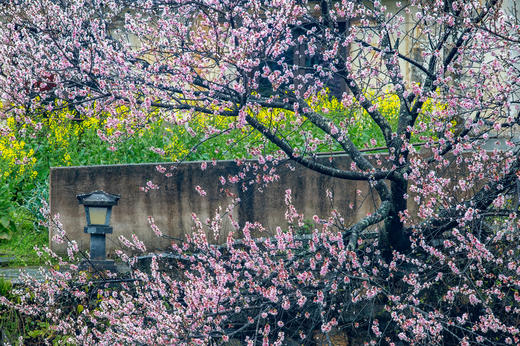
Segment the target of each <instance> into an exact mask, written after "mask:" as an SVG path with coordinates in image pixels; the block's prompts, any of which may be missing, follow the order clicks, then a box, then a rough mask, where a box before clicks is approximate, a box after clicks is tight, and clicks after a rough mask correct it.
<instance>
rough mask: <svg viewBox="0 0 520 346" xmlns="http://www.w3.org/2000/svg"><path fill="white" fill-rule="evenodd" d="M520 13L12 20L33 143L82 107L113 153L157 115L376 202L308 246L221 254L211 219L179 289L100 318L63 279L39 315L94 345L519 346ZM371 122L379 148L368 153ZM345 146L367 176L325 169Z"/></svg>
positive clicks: (190, 252) (56, 5)
mask: <svg viewBox="0 0 520 346" xmlns="http://www.w3.org/2000/svg"><path fill="white" fill-rule="evenodd" d="M508 10H510V9H508V8H507V6H506V5H504V3H503V2H502V1H498V0H489V1H458V0H449V1H448V0H444V1H418V0H410V1H406V2H402V3H401V2H393V1H392V2H388V4H387V3H386V2H382V1H347V0H343V1H327V0H322V1H305V0H279V1H261V0H229V1H224V0H200V1H199V0H196V1H185V0H171V1H162V0H147V1H145V0H142V1H123V0H120V1H116V0H104V1H101V0H82V1H73V2H72V1H71V2H66V1H51V0H38V1H21V0H20V1H10V2H8V3H7V4H5V5H3V6H2V8H1V12H0V17H1V18H4V21H3V22H2V24H1V25H0V37H1V41H0V67H1V74H0V91H1V96H0V97H1V98H2V100H3V101H4V107H3V109H2V116H10V117H15V118H16V120H17V121H18V122H19V123H20V124H26V125H33V126H34V127H35V128H38V123H36V122H35V121H34V117H32V115H33V114H36V113H38V114H42V113H45V112H53V111H56V110H61V109H64V108H68V109H71V108H73V109H74V112H77V113H79V114H81V115H82V116H84V117H103V118H104V119H106V128H107V130H108V131H106V132H105V133H100V136H102V137H103V138H106V139H107V140H109V141H117V139H118V137H119V136H121V135H123V134H124V133H125V132H126V133H130V134H131V133H132V127H133V126H135V125H136V124H137V125H142V124H145V123H146V122H148V121H150V120H151V119H152V120H153V119H154V118H159V117H160V118H163V119H166V120H167V121H169V122H173V123H177V124H185V125H186V126H188V124H189V119H191V118H193V117H220V118H222V117H225V118H226V119H228V121H226V122H225V124H226V127H225V128H222V127H208V128H207V133H206V138H212V137H214V136H218V135H222V134H226V133H229V132H231V133H234V134H236V136H235V137H234V138H232V139H230V140H229V142H228V145H233V144H234V143H236V142H238V141H242V140H243V139H244V137H247V136H249V135H250V134H251V133H257V134H261V136H262V140H261V141H257V142H252V143H251V145H250V146H249V151H250V152H249V153H248V154H249V155H251V156H254V157H256V158H258V162H259V165H260V166H261V167H266V169H260V170H258V171H257V172H262V175H263V177H262V178H263V179H262V180H263V181H264V182H265V181H266V182H268V181H270V180H272V179H275V178H276V171H275V170H274V169H272V168H273V167H275V166H276V165H277V164H279V163H280V162H282V161H285V160H292V161H294V162H296V163H297V164H300V165H303V166H305V167H307V168H308V169H311V170H314V171H316V172H319V173H321V174H325V175H329V176H332V177H335V178H337V179H347V180H361V181H366V182H368V183H369V184H370V186H371V187H372V188H373V189H374V190H375V191H376V192H377V195H378V197H379V201H378V203H379V204H378V205H377V208H376V210H375V212H374V213H372V214H370V215H366V216H365V217H363V218H362V219H361V220H360V221H359V222H357V223H354V224H353V225H350V226H342V225H341V223H338V222H337V220H340V219H341V217H340V216H339V215H337V214H334V215H332V216H331V217H330V218H329V219H325V220H319V219H317V220H315V221H316V222H317V223H316V229H315V230H314V232H313V233H312V235H311V236H308V237H298V236H296V235H295V234H294V232H293V231H294V230H293V226H290V227H288V230H282V229H281V228H280V229H278V230H277V235H276V236H275V237H273V238H272V239H267V240H263V241H257V240H254V239H252V238H251V237H250V232H251V231H252V230H253V229H257V228H261V225H258V224H255V225H251V224H246V225H236V227H237V230H240V232H241V233H242V234H244V236H245V239H243V240H242V241H240V242H237V241H236V240H234V239H232V237H230V239H229V241H228V243H227V246H223V247H216V246H211V245H209V244H208V242H207V240H206V238H205V235H204V232H203V228H204V227H203V225H202V224H200V223H198V222H196V224H197V229H199V230H200V232H196V233H195V235H194V236H193V237H191V238H190V239H189V241H188V243H187V244H185V245H183V246H179V247H174V253H175V255H174V257H175V258H176V259H177V260H178V261H179V262H178V265H179V266H181V267H182V268H185V269H186V271H185V272H184V273H183V274H180V277H173V276H171V275H166V274H164V273H161V272H160V271H158V267H157V263H156V261H155V260H154V261H152V262H153V263H152V270H151V274H150V275H147V274H145V273H143V272H139V271H136V272H135V273H134V274H135V277H134V278H135V279H136V280H140V281H136V282H138V283H135V284H134V285H133V286H131V287H128V286H127V285H126V284H125V287H126V290H122V291H117V292H119V293H117V292H116V291H113V290H112V291H111V290H110V289H105V290H103V289H101V288H100V289H99V293H98V297H99V300H100V301H101V302H100V303H99V302H98V303H96V304H94V303H92V297H90V296H89V294H87V293H85V291H84V290H82V289H83V288H84V287H78V286H77V285H76V286H70V285H61V284H60V283H62V282H64V280H65V281H66V279H67V277H64V276H63V275H61V274H59V273H55V275H56V277H55V281H52V282H56V284H55V285H56V286H52V285H53V284H51V283H46V284H38V283H32V284H31V285H33V287H35V289H34V291H33V293H32V295H26V296H24V299H22V308H24V307H23V306H25V308H26V311H29V312H30V313H33V314H37V312H36V310H31V309H28V308H27V306H31V307H34V306H45V312H46V313H47V314H48V318H51V317H52V316H61V317H60V318H61V319H60V320H59V321H58V322H56V324H55V325H53V328H54V329H53V330H55V332H58V333H63V334H64V335H67V336H68V337H70V338H72V339H74V338H78V339H81V338H83V339H85V340H97V341H100V340H101V341H108V340H114V339H115V340H117V339H120V338H124V339H126V340H127V341H128V342H132V340H134V341H135V340H138V341H139V342H145V343H146V342H150V343H152V342H161V341H162V342H166V341H169V342H173V343H178V342H186V343H188V342H194V341H199V342H207V341H209V340H216V339H215V338H217V339H218V338H220V337H222V338H223V340H224V341H225V340H227V339H229V338H230V337H237V338H243V339H244V340H248V342H250V343H256V342H260V341H263V342H269V341H272V342H278V343H282V342H284V340H287V338H292V339H294V338H301V339H303V340H309V339H310V338H311V336H312V332H313V331H314V330H316V329H321V331H322V332H323V333H325V334H324V335H325V336H326V338H328V335H329V332H330V331H331V330H332V329H333V327H336V328H339V329H344V330H350V332H349V333H351V334H352V333H355V331H356V330H357V328H358V326H360V325H362V326H364V327H366V329H367V334H366V335H369V336H368V337H369V338H373V340H386V341H387V342H393V341H395V340H398V339H401V340H404V341H406V342H409V343H432V342H434V343H440V342H442V341H443V340H444V342H462V343H464V342H470V341H471V342H480V343H489V344H492V343H493V344H494V343H497V342H500V343H502V342H503V343H513V342H515V343H517V342H519V336H518V333H519V330H518V328H517V325H518V318H519V317H520V316H519V312H520V311H519V310H518V308H517V307H515V306H518V301H519V300H520V298H519V295H518V289H520V287H519V286H520V281H519V275H518V274H519V271H520V269H519V268H520V263H519V261H518V259H517V258H518V252H519V249H518V247H517V245H516V244H515V241H518V232H517V227H518V217H517V212H518V199H517V197H516V196H517V193H518V189H519V187H518V186H519V185H518V181H519V180H518V179H519V174H520V173H519V172H520V156H519V152H518V151H519V148H520V146H519V144H520V143H519V142H518V135H517V130H518V125H519V119H520V117H519V113H518V109H517V108H515V104H516V103H517V99H518V97H517V93H518V81H519V80H520V74H519V73H518V52H519V48H520V47H519V37H520V36H519V26H518V24H517V21H516V20H515V17H514V15H512V13H509V12H508ZM5 19H7V20H5ZM390 98H393V99H398V107H397V108H398V109H397V110H395V111H394V112H393V113H392V114H389V112H387V111H385V109H384V107H382V105H383V104H384V101H385V100H388V99H390ZM333 99H334V100H336V101H331V100H333ZM362 119H363V121H367V122H369V123H370V124H373V125H374V126H376V127H377V129H378V132H377V133H375V134H374V138H372V139H371V140H369V141H367V142H366V143H363V144H362V145H359V141H356V138H354V137H355V136H357V135H359V134H354V133H353V132H352V128H353V126H355V125H357V124H358V123H359V122H360V121H361V120H362ZM376 147H377V148H376ZM367 148H369V149H370V148H372V149H373V151H374V152H377V154H375V155H374V156H373V157H367V156H366V155H363V154H362V152H363V151H364V150H366V149H367ZM375 149H377V150H375ZM338 150H339V151H341V152H343V153H344V154H345V157H348V159H349V160H351V162H352V163H351V164H350V165H348V166H345V165H341V164H340V165H338V164H337V163H338V160H341V157H339V158H338V157H334V158H333V157H332V156H331V159H330V160H328V161H327V160H323V159H318V158H317V154H318V153H320V152H323V151H329V152H330V151H338ZM381 151H383V152H381ZM448 168H450V170H452V171H453V170H455V171H457V172H458V173H457V174H458V175H457V177H456V178H454V177H453V175H451V176H450V175H447V174H446V171H447V169H448ZM258 174H260V173H258ZM236 180H240V179H236ZM238 183H240V181H239V182H238ZM286 201H287V205H288V212H287V218H288V221H290V224H291V225H294V224H298V223H299V222H300V223H301V221H302V219H301V218H302V217H301V215H299V214H298V213H297V212H296V211H295V210H294V207H292V204H291V198H290V192H289V191H288V192H287V196H286ZM219 222H221V219H220V218H218V219H217V220H215V222H214V223H213V224H211V225H213V227H217V225H218V223H219ZM152 226H154V227H155V225H153V223H152ZM375 228H377V229H378V233H377V238H376V239H375V240H374V241H366V240H365V241H364V240H363V239H365V238H366V231H367V230H374V229H375ZM128 245H129V246H133V247H137V248H140V247H141V245H140V243H139V242H138V240H135V239H134V240H133V241H129V242H128ZM172 256H173V255H172ZM77 275H79V277H80V280H81V282H86V276H85V274H84V273H79V274H77ZM186 279H188V280H186ZM85 285H87V286H89V287H91V286H92V283H91V284H87V283H85ZM64 286H66V287H67V290H64V289H60V288H59V287H64ZM96 288H98V287H96ZM56 295H58V296H56ZM64 296H67V297H68V299H70V300H71V301H74V302H76V303H77V304H82V305H81V306H82V308H81V311H79V310H78V311H79V313H77V314H72V315H74V319H72V318H70V316H71V313H70V311H68V310H67V309H62V308H56V301H57V300H59V299H63V297H64ZM49 297H53V299H49ZM54 298H55V299H54ZM58 298H59V299H58ZM94 300H95V299H94ZM4 303H5V304H7V303H6V302H5V301H4ZM23 304H25V305H23ZM49 316H51V317H49ZM64 316H69V317H67V318H64ZM349 328H350V329H349ZM328 341H329V342H330V338H329V339H328Z"/></svg>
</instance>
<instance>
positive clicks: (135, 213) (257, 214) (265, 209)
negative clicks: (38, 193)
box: [50, 158, 375, 254]
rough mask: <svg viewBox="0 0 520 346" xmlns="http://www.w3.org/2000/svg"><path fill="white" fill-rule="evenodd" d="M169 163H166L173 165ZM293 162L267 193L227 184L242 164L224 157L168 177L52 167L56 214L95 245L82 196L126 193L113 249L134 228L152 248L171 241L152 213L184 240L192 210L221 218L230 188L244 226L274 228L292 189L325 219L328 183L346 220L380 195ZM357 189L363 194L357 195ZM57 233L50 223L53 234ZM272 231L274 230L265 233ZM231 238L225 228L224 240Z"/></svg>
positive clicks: (302, 207)
mask: <svg viewBox="0 0 520 346" xmlns="http://www.w3.org/2000/svg"><path fill="white" fill-rule="evenodd" d="M335 160H337V161H338V165H343V164H349V162H348V160H346V159H345V158H341V159H340V158H337V159H335ZM162 165H163V166H164V167H166V168H168V166H169V165H168V164H162ZM293 168H294V169H293V170H291V169H289V168H288V167H286V166H282V167H279V168H278V169H277V172H278V174H279V176H280V179H279V180H278V181H276V182H274V183H271V184H270V185H269V186H268V187H267V188H265V189H263V192H260V191H258V189H255V188H251V187H250V188H249V189H247V190H246V191H242V189H240V188H239V186H237V185H234V184H227V185H226V186H222V185H221V183H220V182H219V177H220V176H224V177H228V176H230V175H234V174H236V173H237V172H238V167H237V165H236V164H235V163H234V162H232V161H220V162H218V163H217V165H216V166H212V165H211V163H209V164H208V168H207V169H206V170H202V169H201V163H200V162H189V163H184V164H182V165H179V166H177V168H176V169H174V170H173V171H172V173H173V175H172V177H169V178H168V177H165V176H164V175H162V174H160V173H158V172H157V170H156V164H135V165H110V166H89V167H64V168H52V169H51V175H50V208H51V213H52V215H54V214H57V213H59V214H60V221H61V223H62V224H63V227H64V229H65V231H66V232H67V234H68V236H69V237H70V238H71V239H75V240H76V241H78V244H79V246H80V248H81V249H83V250H86V249H88V247H89V237H88V236H87V235H86V234H84V233H83V227H84V226H85V223H86V221H85V213H84V210H83V206H80V205H79V204H78V201H77V199H76V195H77V194H81V193H88V192H91V191H94V190H98V189H100V190H104V191H106V192H109V193H114V194H120V195H121V199H120V201H119V205H117V206H115V207H114V208H113V210H112V222H111V224H112V226H113V227H114V233H113V234H110V235H108V237H107V239H108V240H107V252H108V253H109V254H113V253H114V250H115V249H117V248H120V244H119V241H118V237H119V235H125V236H127V237H130V235H131V234H132V233H135V234H136V235H137V236H138V237H139V239H140V240H142V241H144V243H145V244H146V246H147V249H148V250H149V251H157V250H161V249H165V248H167V247H168V246H169V245H170V241H169V240H166V239H161V238H158V237H157V236H156V235H155V234H154V233H153V231H152V230H151V229H150V227H149V225H148V216H152V217H154V219H155V221H156V224H157V225H158V226H159V227H160V229H161V231H162V232H163V233H164V234H166V235H169V236H171V237H175V238H184V235H185V234H186V233H188V232H191V230H192V226H193V221H192V212H194V213H196V214H197V215H198V216H199V218H200V219H201V220H202V221H204V220H206V219H207V218H208V217H212V216H214V214H215V210H217V208H218V207H219V206H222V207H223V208H225V207H226V206H227V205H228V203H229V201H230V199H229V198H228V197H226V194H225V193H224V192H223V189H228V190H229V191H230V192H232V193H234V194H236V195H238V196H239V197H240V199H241V203H240V205H239V206H238V207H237V208H236V209H235V210H234V212H233V216H234V218H235V220H237V221H238V223H239V225H241V226H242V225H244V223H245V222H246V221H250V222H260V223H262V224H263V225H264V226H265V227H266V228H267V229H268V230H270V231H271V232H272V231H274V229H275V227H276V226H282V227H284V226H286V225H287V222H286V221H285V211H286V207H285V204H284V195H285V190H286V189H291V190H292V197H293V203H294V205H295V207H296V208H297V210H298V212H300V213H303V214H304V215H305V218H307V219H311V218H312V217H313V215H315V214H316V215H318V216H320V217H326V216H328V214H329V213H330V211H331V203H330V202H329V201H328V200H327V198H326V190H327V189H329V190H331V191H333V193H334V201H333V205H334V208H336V209H337V210H338V211H339V212H340V213H341V214H342V215H343V216H344V217H345V219H346V222H347V223H349V222H351V221H353V220H355V219H358V218H359V217H362V216H364V215H366V213H367V212H371V211H372V210H373V206H374V201H373V199H372V196H371V193H370V190H369V188H368V185H367V183H365V182H352V181H346V180H341V179H332V178H330V177H326V176H324V175H320V174H317V173H315V172H312V171H311V170H309V169H306V168H303V167H301V166H299V165H295V164H293ZM148 180H152V181H153V182H154V183H156V184H158V185H159V186H160V188H159V189H158V190H150V191H148V192H147V193H145V192H142V191H140V187H141V186H145V185H146V182H147V181H148ZM197 185H199V186H201V187H202V188H204V189H205V191H206V192H207V196H205V197H202V196H200V195H199V193H198V192H197V191H196V190H195V186H197ZM357 190H361V191H363V193H362V194H361V195H358V194H357V193H356V191H357ZM374 198H375V195H374ZM349 204H353V206H354V208H353V209H354V210H357V211H358V212H357V213H356V215H354V214H353V212H352V210H351V209H350V208H349ZM349 220H350V221H349ZM230 227H231V226H230V224H229V223H228V225H227V226H226V228H227V229H226V230H225V231H226V232H227V231H229V229H230ZM53 232H54V231H53V230H52V229H51V230H50V233H51V239H52V235H53ZM266 235H268V234H263V236H266ZM258 236H261V235H260V234H258ZM225 239H226V233H225V232H224V233H223V234H221V235H220V237H219V239H218V241H219V242H222V241H225ZM51 248H52V249H54V250H55V251H57V252H59V253H63V252H64V251H65V247H64V246H63V245H57V244H51Z"/></svg>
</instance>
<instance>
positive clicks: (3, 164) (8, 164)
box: [0, 118, 38, 181]
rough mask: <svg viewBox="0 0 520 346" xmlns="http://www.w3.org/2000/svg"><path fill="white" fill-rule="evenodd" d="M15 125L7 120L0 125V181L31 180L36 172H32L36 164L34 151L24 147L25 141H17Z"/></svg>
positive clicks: (11, 119)
mask: <svg viewBox="0 0 520 346" xmlns="http://www.w3.org/2000/svg"><path fill="white" fill-rule="evenodd" d="M15 125H16V123H15V121H14V119H13V118H8V119H7V120H5V121H4V123H3V124H1V125H0V132H1V134H2V136H1V137H0V177H1V178H2V180H4V181H5V180H6V179H8V178H9V179H15V180H18V179H20V178H22V177H24V176H26V175H27V176H28V177H29V178H31V179H33V178H35V177H36V176H37V174H38V173H37V172H36V171H35V170H33V167H34V165H35V163H36V157H35V156H34V150H33V149H29V148H27V146H26V143H25V141H23V140H19V139H17V136H16V126H15Z"/></svg>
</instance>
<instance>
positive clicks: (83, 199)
mask: <svg viewBox="0 0 520 346" xmlns="http://www.w3.org/2000/svg"><path fill="white" fill-rule="evenodd" d="M76 198H77V199H78V201H79V204H83V205H85V206H87V207H89V206H91V207H108V206H111V205H117V202H118V201H119V198H121V196H120V195H113V194H111V193H106V192H105V191H101V190H97V191H94V192H91V193H86V194H81V195H77V196H76Z"/></svg>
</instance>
